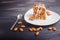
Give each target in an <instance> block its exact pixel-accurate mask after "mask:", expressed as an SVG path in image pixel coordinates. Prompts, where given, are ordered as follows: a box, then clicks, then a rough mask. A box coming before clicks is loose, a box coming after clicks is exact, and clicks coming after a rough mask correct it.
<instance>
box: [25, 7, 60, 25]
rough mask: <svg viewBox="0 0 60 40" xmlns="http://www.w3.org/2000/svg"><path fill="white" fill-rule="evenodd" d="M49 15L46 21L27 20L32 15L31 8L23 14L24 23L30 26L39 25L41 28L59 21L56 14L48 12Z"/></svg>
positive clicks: (59, 17) (59, 18)
mask: <svg viewBox="0 0 60 40" xmlns="http://www.w3.org/2000/svg"><path fill="white" fill-rule="evenodd" d="M50 13H51V16H47V19H46V20H34V21H31V20H29V18H30V16H31V15H32V14H33V9H32V8H31V9H29V10H28V11H27V12H26V13H25V15H24V19H25V21H26V22H28V23H30V24H33V25H41V26H46V25H51V24H54V23H56V22H58V21H59V20H60V16H59V15H58V13H55V12H52V11H50Z"/></svg>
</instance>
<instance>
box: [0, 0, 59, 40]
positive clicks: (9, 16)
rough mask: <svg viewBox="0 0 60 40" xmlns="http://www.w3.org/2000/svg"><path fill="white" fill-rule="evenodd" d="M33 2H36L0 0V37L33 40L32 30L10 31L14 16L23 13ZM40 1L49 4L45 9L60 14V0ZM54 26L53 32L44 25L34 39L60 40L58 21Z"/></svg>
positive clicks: (30, 0)
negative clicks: (51, 0)
mask: <svg viewBox="0 0 60 40" xmlns="http://www.w3.org/2000/svg"><path fill="white" fill-rule="evenodd" d="M33 2H34V3H37V1H34V0H0V39H6V40H7V39H11V40H12V39H15V40H19V39H20V40H35V36H34V33H33V32H29V31H24V32H22V33H20V32H13V31H10V28H11V26H12V25H13V23H14V22H15V20H16V16H17V15H18V14H20V13H21V14H23V15H24V14H25V13H26V11H28V10H29V9H30V8H32V6H33V4H34V3H33ZM40 2H41V3H44V4H47V5H48V6H49V8H47V9H49V10H51V11H54V12H56V13H58V14H59V15H60V0H56V1H55V2H48V3H47V2H42V1H40ZM22 21H23V23H25V25H27V27H30V24H27V23H26V22H25V21H24V20H22ZM52 26H53V25H52ZM54 26H55V27H56V28H57V30H56V31H55V32H53V31H48V30H47V27H44V30H42V31H41V32H40V35H39V36H38V37H37V39H36V40H60V21H59V22H58V23H56V24H54Z"/></svg>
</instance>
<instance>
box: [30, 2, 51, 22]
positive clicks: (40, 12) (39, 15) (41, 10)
mask: <svg viewBox="0 0 60 40" xmlns="http://www.w3.org/2000/svg"><path fill="white" fill-rule="evenodd" d="M33 14H34V15H32V16H31V17H30V18H29V20H32V21H33V20H46V14H47V15H48V16H50V13H48V11H46V8H45V5H44V4H41V3H38V4H35V5H34V6H33Z"/></svg>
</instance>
